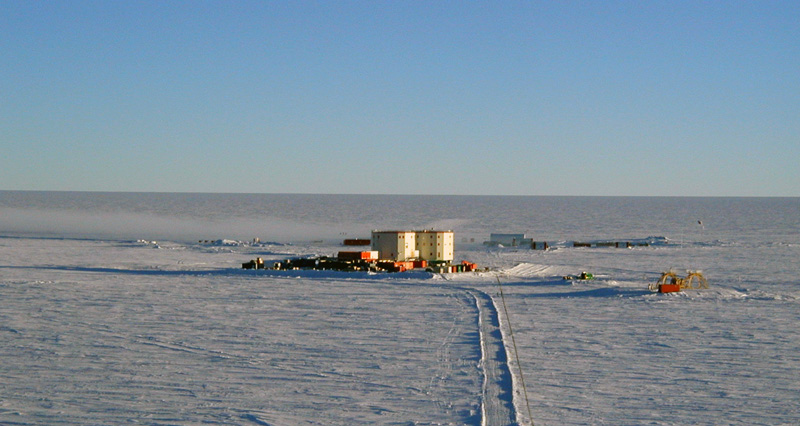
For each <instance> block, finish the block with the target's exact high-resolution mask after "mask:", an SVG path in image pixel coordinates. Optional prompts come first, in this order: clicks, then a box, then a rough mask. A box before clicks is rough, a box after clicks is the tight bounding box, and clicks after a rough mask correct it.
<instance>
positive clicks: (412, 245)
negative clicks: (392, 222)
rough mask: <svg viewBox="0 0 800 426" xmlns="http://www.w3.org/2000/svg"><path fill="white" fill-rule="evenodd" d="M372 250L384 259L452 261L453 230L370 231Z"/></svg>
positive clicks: (453, 247)
mask: <svg viewBox="0 0 800 426" xmlns="http://www.w3.org/2000/svg"><path fill="white" fill-rule="evenodd" d="M372 250H374V251H377V252H378V257H379V258H380V259H385V260H397V261H405V260H427V261H452V260H453V258H454V256H453V253H454V251H455V237H454V234H453V231H428V230H425V231H372Z"/></svg>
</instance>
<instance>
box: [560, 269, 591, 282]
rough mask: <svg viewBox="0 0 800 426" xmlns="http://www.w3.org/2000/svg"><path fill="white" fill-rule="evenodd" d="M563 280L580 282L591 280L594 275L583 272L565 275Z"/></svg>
mask: <svg viewBox="0 0 800 426" xmlns="http://www.w3.org/2000/svg"><path fill="white" fill-rule="evenodd" d="M563 278H564V279H565V280H581V281H584V280H593V279H594V274H592V273H591V272H586V271H584V272H581V273H580V274H578V275H565V276H564V277H563Z"/></svg>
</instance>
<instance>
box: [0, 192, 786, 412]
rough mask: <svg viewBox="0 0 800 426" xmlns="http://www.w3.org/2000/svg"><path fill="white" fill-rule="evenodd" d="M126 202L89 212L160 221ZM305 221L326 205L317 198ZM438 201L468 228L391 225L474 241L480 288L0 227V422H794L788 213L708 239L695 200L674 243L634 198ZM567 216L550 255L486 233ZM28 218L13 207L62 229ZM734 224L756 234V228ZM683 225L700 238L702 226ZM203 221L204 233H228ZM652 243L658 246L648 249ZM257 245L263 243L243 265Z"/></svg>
mask: <svg viewBox="0 0 800 426" xmlns="http://www.w3.org/2000/svg"><path fill="white" fill-rule="evenodd" d="M0 195H2V193H0ZM129 197H134V196H132V195H131V196H129ZM90 198H91V197H90ZM101 198H102V197H101ZM134 198H135V197H134ZM223 198H224V199H228V200H236V198H235V197H233V198H231V197H223ZM145 199H146V200H148V202H149V203H150V204H149V205H150V207H148V209H153V210H154V211H155V212H157V214H167V213H169V211H167V212H166V213H165V212H159V210H158V209H159V208H164V209H167V208H166V207H164V206H161V207H159V204H158V203H159V202H160V201H159V200H161V198H159V197H153V196H150V195H148V196H147V197H145ZM212 199H213V197H212ZM126 200H127V199H126V198H125V197H122V199H121V200H120V199H116V198H115V199H114V201H113V203H111V201H108V200H105V201H104V200H103V199H101V200H99V201H94V203H95V204H92V206H93V207H92V208H94V209H97V210H99V211H102V212H108V211H112V212H113V211H114V209H113V208H109V207H103V206H105V204H103V203H111V204H112V205H116V206H117V207H116V208H117V209H118V210H119V212H118V213H120V214H121V216H120V217H124V216H126V215H127V214H128V213H131V212H133V213H135V214H137V215H138V214H146V215H150V214H154V213H153V212H149V211H148V212H142V211H140V210H137V209H136V208H133V207H130V206H131V205H136V203H135V202H134V201H135V200H133V201H131V200H127V201H126ZM192 200H193V201H191V203H190V202H189V201H187V200H183V201H180V203H178V204H179V206H177V207H173V209H177V210H176V211H173V212H172V213H170V214H171V215H172V216H170V217H168V218H167V221H177V222H187V221H188V222H192V221H193V220H194V219H191V218H189V219H187V218H186V217H185V216H183V214H182V213H179V212H180V211H184V210H186V211H189V210H192V209H191V208H189V207H187V206H200V205H204V204H203V203H202V202H201V201H203V199H202V197H200V199H199V200H195V199H194V198H193V199H192ZM270 200H271V201H270V202H276V203H279V204H280V205H282V206H288V205H291V203H292V198H291V197H283V196H281V197H278V199H277V201H276V200H272V199H270ZM0 201H3V199H2V198H0ZM294 201H295V202H296V203H298V204H300V205H301V206H303V208H306V209H310V208H312V207H313V197H306V196H302V197H299V199H297V200H294ZM350 201H353V200H349V201H348V200H344V201H342V202H341V204H337V202H336V201H335V200H332V199H329V198H327V197H322V200H321V201H320V204H321V206H322V207H320V208H319V211H317V212H316V213H314V212H309V211H306V212H305V213H304V217H303V218H301V219H299V220H298V221H297V222H296V223H295V225H297V226H296V228H298V229H299V228H301V226H300V225H301V224H302V223H303V222H304V221H308V222H311V223H315V224H320V223H324V222H325V221H326V220H331V219H325V218H326V215H328V214H329V213H330V212H340V213H337V215H336V217H335V218H334V219H333V220H342V221H343V222H345V226H344V227H343V228H348V229H355V228H357V227H356V226H355V224H354V222H351V221H349V219H348V220H344V219H342V217H348V218H352V217H356V218H360V219H363V217H362V216H359V215H361V213H355V212H354V211H353V210H352V209H354V207H353V206H352V205H351V204H349V202H350ZM355 201H356V205H358V206H359V207H363V206H365V205H369V204H370V203H369V200H368V199H363V198H359V197H355ZM435 201H436V200H432V199H428V198H423V199H421V200H420V199H418V198H413V197H412V198H410V199H407V200H405V199H402V197H401V200H400V206H399V207H398V209H399V210H401V211H403V212H407V211H409V210H411V209H410V208H409V209H407V210H406V207H407V206H406V205H405V204H403V203H404V202H408V203H413V204H415V205H419V204H422V205H426V206H428V207H430V208H431V209H434V208H440V209H441V210H438V211H442V212H444V211H447V209H446V208H445V207H437V203H436V202H435ZM447 201H448V202H450V203H451V204H452V203H457V202H460V203H463V204H464V205H463V206H461V207H460V208H458V214H459V216H454V215H453V216H442V217H438V218H434V217H432V218H428V219H427V222H426V220H425V217H426V215H422V214H420V215H418V216H414V215H410V216H403V215H400V214H397V215H387V216H386V220H387V222H391V223H393V224H402V223H403V221H404V220H405V221H408V222H409V223H412V224H413V223H436V222H438V223H448V224H452V225H453V226H454V227H457V226H460V227H463V228H462V230H461V231H460V230H459V229H458V228H456V229H455V230H456V233H457V234H456V240H457V247H456V249H457V252H456V256H457V258H459V259H465V260H470V261H474V262H477V263H478V264H479V265H480V266H481V267H490V268H491V271H488V272H479V273H469V274H430V273H413V274H368V273H353V274H348V273H337V272H322V273H319V272H314V271H253V270H241V269H239V266H240V264H241V263H242V262H244V261H247V260H249V259H252V258H254V257H256V256H261V257H263V258H264V259H265V260H266V261H267V262H270V261H278V260H282V259H285V258H287V257H294V256H306V255H308V256H311V255H330V254H333V253H335V252H336V251H338V250H339V249H340V246H339V245H338V243H337V242H334V241H329V240H323V241H314V240H313V238H309V237H310V235H306V234H303V235H302V236H301V238H296V239H286V240H282V239H280V238H274V237H275V235H272V234H259V233H253V234H250V235H246V236H245V235H239V234H237V233H233V234H231V235H226V234H225V232H224V231H225V230H226V229H232V228H230V227H221V228H214V227H213V226H212V227H210V228H204V235H195V236H192V237H191V238H188V237H189V236H188V235H187V234H185V233H184V232H183V231H185V230H186V229H191V228H190V227H180V229H181V233H179V234H180V235H178V236H180V237H186V238H174V237H175V236H176V235H170V234H169V233H168V232H156V233H149V232H146V230H144V229H138V228H136V227H134V226H132V227H130V228H126V229H125V236H124V237H120V238H115V237H114V235H112V234H113V232H112V231H113V226H111V227H108V229H106V227H107V225H106V224H101V225H100V226H99V228H96V229H94V230H93V231H98V232H86V234H91V236H90V235H84V234H83V233H84V232H85V229H84V228H80V229H78V230H75V229H68V228H69V227H68V226H67V227H66V228H65V227H64V226H65V225H63V224H59V223H58V221H57V220H55V219H54V220H53V223H52V224H51V225H52V226H49V227H48V229H49V231H47V232H43V231H41V229H32V228H30V227H26V223H27V222H25V221H17V222H14V223H12V224H10V225H9V223H8V222H9V221H11V219H9V217H8V216H4V217H3V218H0V225H2V226H3V227H4V228H3V229H0V234H1V235H0V341H1V342H2V345H0V424H22V425H41V424H74V425H85V424H123V423H134V424H150V425H162V424H186V425H189V424H240V425H265V424H266V425H301V424H319V425H331V424H341V425H345V424H347V425H352V424H387V425H389V424H392V425H394V424H401V425H411V424H416V425H433V424H437V425H462V424H468V425H484V424H485V425H497V424H515V423H518V424H528V423H529V419H528V410H527V406H528V405H529V406H530V409H531V416H532V417H533V420H534V421H535V424H537V425H602V424H609V425H612V424H613V425H640V424H652V425H683V424H695V425H718V424H729V425H780V424H785V425H789V424H792V425H793V424H799V423H800V415H799V414H798V413H797V409H796V406H797V395H800V379H798V377H800V330H798V327H797V324H798V320H800V309H798V308H800V306H798V304H799V303H800V282H798V279H797V277H796V273H797V268H796V261H797V259H798V258H800V237H798V232H799V231H800V226H798V223H800V220H798V217H797V215H798V214H799V213H798V210H796V209H795V207H797V202H796V201H794V204H792V203H793V202H792V201H786V200H778V201H776V202H774V203H773V204H771V205H770V206H771V207H770V208H762V207H759V206H760V204H759V203H757V202H754V203H751V204H747V202H745V201H740V200H733V201H730V200H723V201H720V202H718V204H719V205H722V206H724V207H725V208H727V209H729V211H727V212H726V214H725V215H720V216H719V217H713V216H712V214H711V213H712V209H711V208H710V206H711V205H713V204H714V203H713V200H712V201H708V200H695V201H694V203H695V204H694V205H693V207H692V204H691V203H692V200H689V201H686V203H688V204H689V205H690V207H692V208H689V207H684V209H685V210H686V213H685V215H684V216H685V217H686V218H689V217H692V218H693V220H692V222H691V224H687V225H685V226H683V225H679V224H676V222H673V221H672V219H664V218H663V217H660V218H652V217H650V216H652V215H651V214H650V212H651V211H656V212H661V210H658V209H653V208H651V207H652V205H650V207H647V206H641V205H639V204H637V203H636V202H634V201H631V200H621V201H620V200H618V202H616V203H614V202H608V200H596V199H588V200H585V202H584V204H583V205H581V204H580V203H577V201H576V200H570V199H567V200H562V199H557V200H550V201H549V203H550V204H548V200H547V199H545V200H542V199H535V200H532V201H531V205H530V206H528V207H529V208H525V209H521V210H520V211H519V212H518V214H519V215H521V216H522V219H520V218H516V219H515V217H516V216H514V214H512V213H511V212H509V210H508V209H510V208H514V207H518V206H519V203H520V202H521V201H520V200H519V199H518V198H515V197H508V198H502V201H504V202H505V204H506V206H505V207H504V209H503V210H502V211H501V212H500V213H498V214H495V215H492V214H490V213H487V212H489V210H488V209H487V207H486V206H485V205H484V204H483V201H484V200H483V199H480V200H477V204H475V205H472V204H470V203H472V202H473V201H470V200H466V199H459V198H455V199H447ZM495 201H496V200H495ZM612 201H613V200H612ZM607 202H608V203H607ZM114 203H117V204H114ZM125 203H130V204H125ZM192 203H195V204H192ZM575 203H577V204H576V205H578V206H580V207H581V209H583V210H586V209H590V208H593V209H599V208H601V207H602V208H604V209H606V210H602V211H600V212H599V213H598V212H597V211H595V212H594V213H593V214H592V217H584V216H582V215H581V214H578V213H576V211H575V210H564V211H563V214H562V215H561V216H559V217H557V218H554V219H552V220H549V219H548V222H547V223H546V224H541V223H537V224H536V225H535V226H536V227H540V228H542V229H545V228H547V229H548V231H547V232H549V233H550V235H551V236H550V237H545V236H543V237H545V238H546V239H548V240H549V241H552V242H553V243H554V244H553V246H554V248H553V249H552V250H550V251H547V252H545V251H532V250H529V249H523V248H511V247H506V248H499V247H486V246H483V245H482V244H480V242H482V239H481V236H483V237H487V236H488V233H489V232H485V234H484V231H486V230H488V227H490V226H492V227H493V225H491V223H493V222H492V221H494V220H495V219H496V217H497V216H500V217H505V218H507V219H509V221H510V223H511V222H513V223H511V225H508V226H509V228H508V229H499V227H497V228H498V229H491V230H492V231H498V232H499V231H506V230H511V231H516V230H519V231H520V232H522V231H526V232H528V233H529V234H530V233H531V232H530V231H529V230H526V229H523V228H522V226H523V225H521V223H523V222H525V221H526V220H531V222H528V223H533V220H532V219H533V218H540V219H541V217H539V216H536V215H533V216H532V214H533V213H530V212H536V211H542V210H545V211H550V212H552V211H558V210H559V209H561V208H563V207H565V206H572V205H573V204H575ZM604 203H607V204H608V205H605V204H604ZM653 203H655V204H654V205H655V206H658V207H664V206H673V207H675V206H680V205H681V203H677V202H672V201H671V200H655V201H653ZM720 203H721V204H720ZM22 204H23V203H21V202H18V201H14V202H9V201H6V204H5V205H6V206H8V205H11V207H12V208H13V209H18V210H17V211H19V210H26V209H34V210H36V209H39V210H41V209H44V210H45V211H46V212H47V214H48V215H52V216H53V217H54V218H57V217H58V214H57V213H54V210H53V209H51V210H47V208H45V207H42V206H41V205H38V204H36V203H29V205H22ZM239 204H240V205H245V206H247V203H245V202H242V201H241V200H240V202H239ZM541 204H544V205H543V206H540V205H541ZM644 204H647V203H644ZM380 205H383V204H382V203H381V204H380ZM604 205H605V207H603V206H604ZM509 206H511V207H509ZM731 206H733V207H731ZM737 206H746V207H748V211H751V212H757V213H758V215H753V216H752V217H750V218H749V219H748V216H747V215H746V214H745V213H746V212H744V211H742V210H741V209H740V208H739V207H737ZM534 207H536V208H534ZM75 208H76V209H78V210H79V209H80V208H83V207H80V206H78V207H75ZM375 208H376V209H377V210H380V209H381V208H382V207H380V206H377V205H376V207H375ZM451 208H452V206H451ZM622 208H628V209H629V210H630V209H633V210H634V211H635V212H638V213H631V214H629V215H628V216H627V218H626V221H627V222H629V223H630V224H631V228H632V229H634V230H635V231H641V232H639V233H633V232H632V233H631V234H625V235H622V229H624V225H623V224H616V222H615V220H614V219H613V218H614V217H616V212H618V211H619V210H620V209H622ZM167 210H168V209H167ZM211 210H212V211H213V210H214V209H211ZM220 210H225V208H220ZM246 210H252V211H259V209H258V208H255V207H252V206H250V207H246ZM5 211H7V210H6V209H5V207H4V204H2V203H0V213H3V212H5ZM698 211H699V213H698ZM776 211H779V212H783V213H776ZM520 212H522V213H520ZM524 212H527V213H524ZM271 213H274V212H271ZM215 214H218V213H215ZM526 214H528V215H527V216H526ZM537 214H538V213H537ZM660 214H661V213H658V214H656V216H658V215H660ZM694 214H700V215H701V216H699V217H702V218H703V224H704V226H705V229H702V228H694V227H692V226H690V225H692V224H694V223H696V221H695V220H694ZM764 215H767V218H765V216H764ZM168 216H169V215H168ZM202 216H203V217H201V221H203V222H205V223H212V222H216V221H217V220H218V217H216V216H214V215H213V214H203V215H202ZM273 216H275V214H273ZM39 217H45V216H39ZM47 217H50V216H47ZM360 219H359V220H360ZM250 220H251V222H255V220H253V219H252V217H251V218H250ZM281 220H287V221H288V220H290V219H289V218H282V219H281ZM649 221H654V223H656V224H660V229H652V228H654V227H656V226H652V227H650V229H645V228H648V227H646V226H644V224H645V223H650V222H649ZM659 221H661V222H659ZM487 222H488V223H490V225H486V223H487ZM596 222H600V224H596ZM721 223H724V224H725V225H724V226H723V225H720V224H721ZM575 224H577V225H575ZM604 224H605V225H604ZM6 225H9V226H6ZM11 225H13V226H11ZM86 226H87V227H88V225H86ZM548 226H549V228H548ZM574 226H578V228H579V229H580V231H574ZM370 228H371V227H366V228H365V229H364V231H363V232H364V233H365V234H366V235H367V236H368V232H369V229H370ZM639 228H642V229H639ZM674 230H678V231H680V233H678V232H673V231H674ZM136 231H138V235H137V236H133V237H131V238H128V237H129V235H128V233H136ZM648 231H652V232H648ZM662 231H665V232H662ZM212 233H213V234H214V235H213V236H212V235H211V234H212ZM329 233H330V234H333V235H336V234H335V233H334V232H329ZM348 233H350V231H348ZM234 234H235V235H234ZM459 235H467V236H469V235H473V236H474V238H475V241H476V242H475V243H474V244H470V243H469V242H466V243H465V242H463V241H461V237H459ZM654 235H655V236H664V237H663V238H657V239H656V240H652V241H653V242H657V243H654V244H652V245H650V246H647V247H634V248H630V249H627V248H619V249H617V248H571V247H568V246H569V244H568V242H569V241H572V240H597V241H602V240H613V239H628V240H635V239H638V240H647V239H649V238H650V236H654ZM256 236H258V237H260V238H261V240H262V241H265V242H264V243H257V244H253V243H252V237H256ZM349 236H352V235H349ZM358 236H362V235H358ZM99 237H102V238H99ZM170 237H173V238H170ZM543 239H544V238H543ZM204 240H208V242H205V241H204ZM459 242H461V244H458V243H459ZM668 268H676V270H681V269H702V270H703V271H704V273H705V274H706V276H707V277H708V279H709V283H710V285H711V288H710V289H708V290H703V291H686V292H682V293H675V294H664V295H661V294H655V293H651V292H649V291H647V284H648V283H649V282H652V281H654V280H655V279H657V278H658V275H659V274H660V272H661V271H663V270H665V269H668ZM584 270H585V271H589V272H592V273H594V274H595V276H596V277H597V278H596V279H595V280H592V281H567V280H563V279H562V278H561V277H562V276H563V275H575V274H577V273H580V272H581V271H584ZM498 279H499V280H500V282H501V283H502V286H503V287H502V288H503V294H504V297H503V298H502V299H501V298H500V297H499V293H498V283H497V280H498ZM502 300H504V301H505V302H506V306H503V305H502ZM506 312H507V315H506ZM509 324H510V325H511V326H512V327H513V334H514V340H515V342H516V346H517V350H518V351H516V352H515V351H514V350H513V346H512V345H511V341H510V331H511V330H510V329H509ZM517 355H518V356H519V360H520V364H519V365H518V364H517V362H516V356H517ZM520 372H522V373H523V374H524V376H522V377H521V376H520ZM523 378H524V382H525V384H526V390H527V398H525V394H524V392H523V390H522V388H521V382H522V380H521V379H523ZM526 399H527V400H526Z"/></svg>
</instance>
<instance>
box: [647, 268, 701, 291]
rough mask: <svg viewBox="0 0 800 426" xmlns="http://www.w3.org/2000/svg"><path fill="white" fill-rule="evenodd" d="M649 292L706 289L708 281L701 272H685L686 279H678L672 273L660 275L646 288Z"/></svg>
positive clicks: (676, 275)
mask: <svg viewBox="0 0 800 426" xmlns="http://www.w3.org/2000/svg"><path fill="white" fill-rule="evenodd" d="M648 288H649V289H650V291H658V292H659V293H674V292H676V291H682V290H698V289H701V288H708V281H706V277H704V276H703V273H702V272H701V271H687V275H686V278H680V277H678V274H676V273H675V272H673V271H667V272H662V273H661V278H659V279H658V281H657V282H655V283H650V285H649V286H648Z"/></svg>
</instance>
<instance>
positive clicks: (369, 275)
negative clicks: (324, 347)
mask: <svg viewBox="0 0 800 426" xmlns="http://www.w3.org/2000/svg"><path fill="white" fill-rule="evenodd" d="M0 269H30V270H50V271H62V272H84V273H97V274H112V275H139V276H172V277H174V276H221V277H225V276H237V277H242V276H243V277H256V278H257V277H264V278H270V277H272V278H309V279H360V280H387V279H389V280H412V279H413V280H418V279H429V278H431V277H433V273H431V272H425V271H419V272H417V271H407V272H398V273H391V272H349V271H335V270H314V269H299V270H286V271H284V270H273V269H266V270H248V269H229V268H223V269H204V270H192V269H181V270H163V269H124V268H102V267H91V266H63V265H58V266H54V265H35V266H9V265H0Z"/></svg>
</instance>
